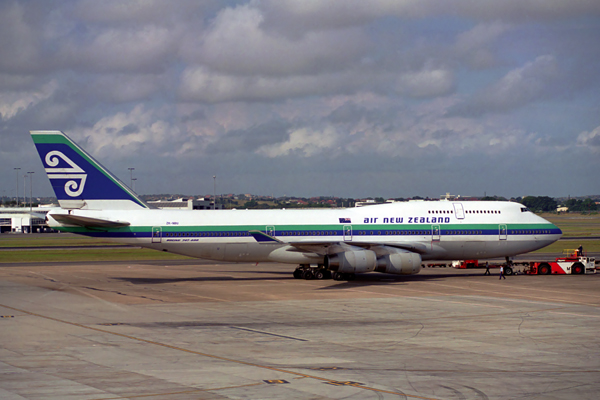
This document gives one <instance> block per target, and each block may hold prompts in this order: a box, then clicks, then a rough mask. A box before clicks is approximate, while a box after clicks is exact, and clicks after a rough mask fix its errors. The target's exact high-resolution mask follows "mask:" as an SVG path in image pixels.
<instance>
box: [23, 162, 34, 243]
mask: <svg viewBox="0 0 600 400" xmlns="http://www.w3.org/2000/svg"><path fill="white" fill-rule="evenodd" d="M27 173H28V174H29V233H33V221H32V220H33V201H32V197H33V195H32V194H33V173H34V171H29V172H27ZM23 190H25V188H23Z"/></svg>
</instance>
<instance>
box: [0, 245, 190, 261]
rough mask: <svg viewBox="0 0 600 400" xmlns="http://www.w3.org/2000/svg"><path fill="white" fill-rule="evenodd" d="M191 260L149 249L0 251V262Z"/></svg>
mask: <svg viewBox="0 0 600 400" xmlns="http://www.w3.org/2000/svg"><path fill="white" fill-rule="evenodd" d="M139 260H192V258H190V257H186V256H180V255H178V254H172V253H167V252H164V251H156V250H150V249H129V248H126V249H98V250H95V249H84V250H48V251H45V250H35V251H3V252H0V264H1V263H32V262H72V261H139Z"/></svg>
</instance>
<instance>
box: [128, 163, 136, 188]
mask: <svg viewBox="0 0 600 400" xmlns="http://www.w3.org/2000/svg"><path fill="white" fill-rule="evenodd" d="M127 169H128V170H129V187H130V188H132V189H133V170H134V169H135V168H127Z"/></svg>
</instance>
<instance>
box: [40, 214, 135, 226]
mask: <svg viewBox="0 0 600 400" xmlns="http://www.w3.org/2000/svg"><path fill="white" fill-rule="evenodd" d="M50 216H51V217H52V218H54V219H55V220H56V221H58V222H60V223H61V224H66V225H76V226H83V227H86V228H122V227H125V226H129V225H130V224H129V222H123V221H110V220H107V219H99V218H90V217H82V216H80V215H68V214H51V215H50Z"/></svg>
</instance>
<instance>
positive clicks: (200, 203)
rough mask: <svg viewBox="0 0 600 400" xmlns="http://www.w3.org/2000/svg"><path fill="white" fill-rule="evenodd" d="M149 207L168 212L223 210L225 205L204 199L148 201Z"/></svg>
mask: <svg viewBox="0 0 600 400" xmlns="http://www.w3.org/2000/svg"><path fill="white" fill-rule="evenodd" d="M146 203H148V205H149V206H150V207H152V208H160V209H167V210H213V209H216V210H222V209H223V204H218V203H217V204H216V205H215V203H214V202H212V201H210V200H204V199H203V198H201V199H198V200H194V199H183V198H182V199H177V200H169V201H165V200H159V201H147V202H146Z"/></svg>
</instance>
